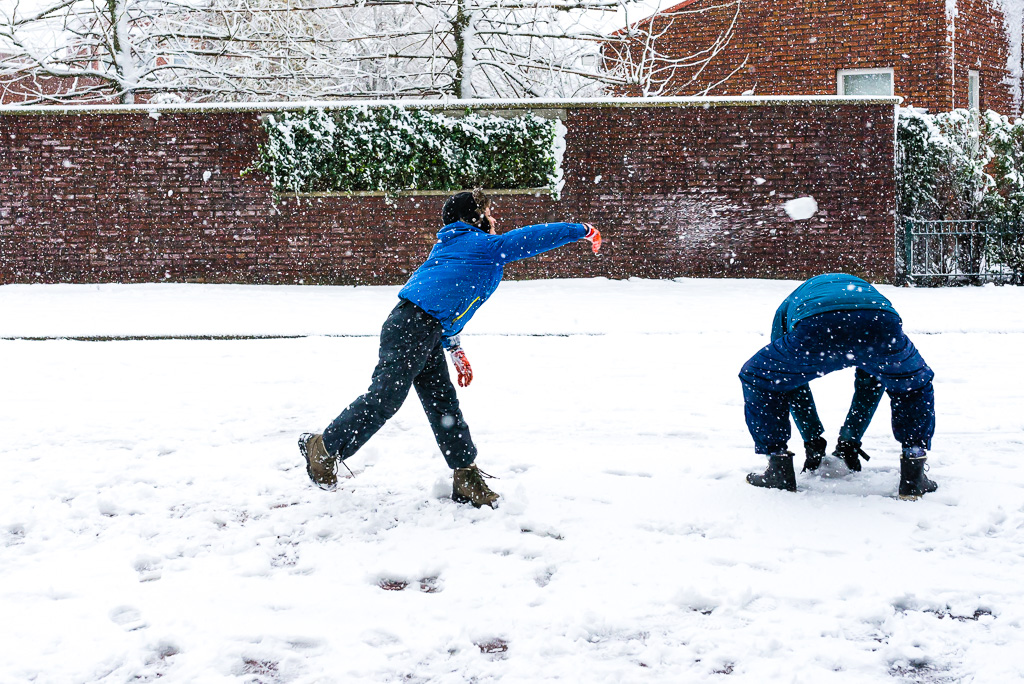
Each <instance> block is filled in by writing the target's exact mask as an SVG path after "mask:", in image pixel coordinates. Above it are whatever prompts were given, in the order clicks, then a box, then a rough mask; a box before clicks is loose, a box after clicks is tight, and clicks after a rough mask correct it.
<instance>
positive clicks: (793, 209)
mask: <svg viewBox="0 0 1024 684" xmlns="http://www.w3.org/2000/svg"><path fill="white" fill-rule="evenodd" d="M783 206H784V207H785V209H786V213H787V214H789V218H791V219H793V220H794V221H803V220H804V219H809V218H811V217H812V216H814V215H815V214H816V213H817V212H818V203H817V202H815V201H814V198H813V197H797V198H796V199H791V200H789V201H788V202H786V204H785V205H783Z"/></svg>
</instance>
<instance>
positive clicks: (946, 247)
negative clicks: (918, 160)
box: [898, 219, 1024, 287]
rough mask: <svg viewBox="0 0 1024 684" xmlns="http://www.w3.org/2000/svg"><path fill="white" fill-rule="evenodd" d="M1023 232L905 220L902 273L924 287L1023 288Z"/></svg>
mask: <svg viewBox="0 0 1024 684" xmlns="http://www.w3.org/2000/svg"><path fill="white" fill-rule="evenodd" d="M1022 238H1024V230H1022V229H1021V227H1020V226H1007V225H1005V224H1001V223H997V222H993V221H922V220H918V219H904V220H903V236H902V239H903V250H902V251H903V253H902V255H901V256H902V259H901V261H902V264H898V266H901V267H902V272H903V274H904V277H905V279H906V281H907V282H908V283H912V284H915V285H924V286H933V287H934V286H943V285H976V284H981V283H987V282H995V283H1009V284H1014V285H1019V284H1022V283H1024V239H1022Z"/></svg>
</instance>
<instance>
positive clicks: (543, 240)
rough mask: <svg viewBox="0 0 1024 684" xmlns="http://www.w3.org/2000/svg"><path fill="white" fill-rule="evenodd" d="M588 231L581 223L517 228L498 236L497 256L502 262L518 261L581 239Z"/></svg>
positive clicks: (542, 224)
mask: <svg viewBox="0 0 1024 684" xmlns="http://www.w3.org/2000/svg"><path fill="white" fill-rule="evenodd" d="M595 232H596V231H595ZM588 233H589V230H588V228H587V226H584V225H583V224H582V223H541V224H538V225H535V226H525V227H523V228H517V229H515V230H510V231H509V232H507V233H505V234H504V235H501V236H499V242H498V257H499V259H500V260H501V262H502V263H509V262H510V261H519V260H520V259H526V258H529V257H532V256H537V255H538V254H543V253H544V252H548V251H551V250H552V249H556V248H558V247H561V246H562V245H567V244H569V243H570V242H576V241H577V240H582V239H583V238H585V237H587V234H588Z"/></svg>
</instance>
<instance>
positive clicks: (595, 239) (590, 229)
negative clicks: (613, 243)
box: [583, 223, 601, 254]
mask: <svg viewBox="0 0 1024 684" xmlns="http://www.w3.org/2000/svg"><path fill="white" fill-rule="evenodd" d="M583 227H584V228H586V229H587V234H586V235H584V236H583V239H585V240H589V241H590V247H591V249H593V250H594V254H597V251H598V250H599V249H601V233H600V232H598V230H597V228H595V227H594V226H592V225H590V224H589V223H584V224H583Z"/></svg>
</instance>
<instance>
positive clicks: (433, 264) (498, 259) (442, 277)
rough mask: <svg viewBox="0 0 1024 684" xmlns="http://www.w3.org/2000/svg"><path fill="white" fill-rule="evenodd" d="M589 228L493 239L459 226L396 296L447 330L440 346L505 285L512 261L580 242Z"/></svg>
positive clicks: (450, 228) (568, 226)
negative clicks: (503, 282) (504, 277)
mask: <svg viewBox="0 0 1024 684" xmlns="http://www.w3.org/2000/svg"><path fill="white" fill-rule="evenodd" d="M586 234H587V229H586V228H584V227H583V225H582V224H579V223H544V224H541V225H536V226H526V227H525V228H517V229H516V230H511V231H509V232H507V233H505V234H503V235H490V234H488V233H485V232H483V231H482V230H480V229H479V228H474V227H473V226H471V225H469V224H468V223H463V222H462V221H457V222H456V223H451V224H449V225H447V226H445V227H444V228H442V229H441V230H440V232H438V234H437V243H436V244H435V245H434V248H433V249H432V250H430V256H428V257H427V260H426V261H425V262H423V265H422V266H420V267H419V268H418V269H416V272H415V273H413V274H412V277H411V278H409V282H407V283H406V284H405V287H403V288H402V290H401V292H399V293H398V296H399V297H401V298H403V299H408V300H409V301H410V302H412V303H413V304H415V305H417V306H418V307H420V308H421V309H423V310H424V311H426V312H427V313H428V314H430V315H431V316H433V317H434V318H436V319H437V320H439V321H441V323H442V324H443V325H444V327H443V329H442V334H443V335H444V339H443V340H442V345H443V346H444V347H445V348H446V349H448V348H451V347H453V346H457V345H458V340H453V339H451V338H453V337H455V336H456V335H458V334H459V332H461V331H462V328H463V326H465V325H466V323H467V322H468V321H469V319H470V318H472V317H473V314H474V313H476V310H477V309H479V308H480V305H481V304H483V303H484V302H486V301H487V298H488V297H490V296H491V294H492V293H493V292H494V290H495V288H497V287H498V283H500V282H501V276H502V274H503V267H504V266H505V264H507V263H509V262H511V261H518V260H519V259H525V258H527V257H532V256H536V255H538V254H541V253H542V252H547V251H549V250H552V249H555V248H556V247H561V246H562V245H565V244H568V243H570V242H575V241H576V240H579V239H580V238H582V237H583V236H584V235H586Z"/></svg>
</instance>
